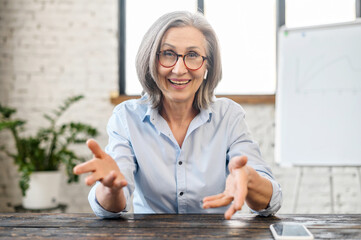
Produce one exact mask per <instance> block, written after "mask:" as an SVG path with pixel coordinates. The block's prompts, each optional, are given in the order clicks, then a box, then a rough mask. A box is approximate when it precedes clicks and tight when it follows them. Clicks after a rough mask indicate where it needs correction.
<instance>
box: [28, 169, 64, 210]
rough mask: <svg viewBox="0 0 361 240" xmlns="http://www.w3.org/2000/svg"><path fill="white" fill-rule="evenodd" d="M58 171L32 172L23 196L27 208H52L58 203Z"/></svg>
mask: <svg viewBox="0 0 361 240" xmlns="http://www.w3.org/2000/svg"><path fill="white" fill-rule="evenodd" d="M60 175H61V174H60V171H44V172H33V173H32V174H31V175H30V183H29V186H30V187H29V189H28V190H27V191H26V196H25V197H23V207H24V208H27V209H44V208H53V207H57V206H58V205H59V202H58V199H59V188H60Z"/></svg>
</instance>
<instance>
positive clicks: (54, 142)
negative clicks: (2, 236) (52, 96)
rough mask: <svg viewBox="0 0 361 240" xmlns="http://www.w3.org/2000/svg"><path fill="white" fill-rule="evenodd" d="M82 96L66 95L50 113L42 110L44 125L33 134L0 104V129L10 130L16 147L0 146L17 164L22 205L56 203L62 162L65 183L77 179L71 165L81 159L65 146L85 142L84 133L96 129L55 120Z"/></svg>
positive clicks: (37, 206) (88, 134) (35, 206)
mask: <svg viewBox="0 0 361 240" xmlns="http://www.w3.org/2000/svg"><path fill="white" fill-rule="evenodd" d="M82 98H83V96H81V95H79V96H74V97H70V98H68V99H66V100H65V101H64V103H63V104H62V105H60V106H59V107H58V108H57V109H56V110H54V111H53V112H52V114H50V115H49V114H44V118H45V119H46V120H47V121H48V126H46V127H41V128H40V129H38V131H37V133H36V134H35V136H26V135H25V133H24V131H25V124H26V121H25V120H22V119H16V118H13V114H14V113H15V112H16V110H15V109H13V108H9V107H5V106H2V105H1V104H0V131H1V130H5V129H7V130H10V132H11V134H12V137H13V139H14V142H15V149H16V151H15V153H13V152H11V151H8V150H6V148H5V146H1V148H0V150H2V151H3V152H5V153H6V154H7V155H8V156H10V157H11V158H13V159H14V162H15V164H16V165H17V166H18V171H19V173H20V182H19V185H20V188H21V191H22V195H23V207H24V208H28V209H42V208H52V207H55V206H57V205H58V204H59V203H58V195H59V190H58V189H59V187H60V173H59V168H60V166H65V170H66V173H67V176H68V183H71V182H76V181H78V176H77V175H74V174H73V167H74V166H75V165H76V164H78V163H79V162H82V161H85V159H84V158H82V157H80V156H78V155H77V154H76V153H75V152H74V151H73V150H71V149H70V148H69V147H70V146H71V145H73V144H79V143H85V142H86V140H87V138H88V137H94V136H96V135H97V134H98V133H97V130H96V129H95V128H93V127H91V126H90V125H87V124H83V123H80V122H69V123H64V124H58V120H59V118H60V117H61V116H62V114H63V113H64V112H65V111H66V110H68V108H69V107H70V106H71V105H72V104H74V103H76V102H78V101H79V100H80V99H82ZM51 178H52V179H51Z"/></svg>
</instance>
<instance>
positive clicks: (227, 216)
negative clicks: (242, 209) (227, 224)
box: [224, 204, 237, 220]
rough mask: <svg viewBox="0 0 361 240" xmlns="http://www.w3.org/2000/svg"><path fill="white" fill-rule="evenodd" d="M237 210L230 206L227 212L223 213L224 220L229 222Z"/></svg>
mask: <svg viewBox="0 0 361 240" xmlns="http://www.w3.org/2000/svg"><path fill="white" fill-rule="evenodd" d="M236 212H237V210H236V209H235V208H234V204H232V205H231V206H230V207H229V208H228V209H227V211H226V212H225V213H224V218H225V219H227V220H229V219H231V218H232V216H233V214H235V213H236Z"/></svg>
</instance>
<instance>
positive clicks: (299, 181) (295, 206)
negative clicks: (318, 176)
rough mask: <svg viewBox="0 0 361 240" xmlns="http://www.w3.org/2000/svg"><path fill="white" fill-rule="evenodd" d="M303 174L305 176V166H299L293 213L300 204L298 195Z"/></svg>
mask: <svg viewBox="0 0 361 240" xmlns="http://www.w3.org/2000/svg"><path fill="white" fill-rule="evenodd" d="M302 176H303V167H299V168H297V176H296V187H295V191H294V193H293V204H292V210H293V211H292V212H293V213H296V209H297V205H298V195H299V192H300V185H301V180H302Z"/></svg>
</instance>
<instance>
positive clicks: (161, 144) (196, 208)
mask: <svg viewBox="0 0 361 240" xmlns="http://www.w3.org/2000/svg"><path fill="white" fill-rule="evenodd" d="M146 98H147V96H143V98H142V99H138V100H129V101H125V102H123V103H121V104H119V105H118V106H116V107H115V109H114V111H113V115H112V116H111V118H110V120H109V123H108V126H107V132H108V135H109V143H108V145H107V146H106V148H105V151H106V152H107V153H108V154H109V155H110V156H112V157H113V159H114V160H115V161H116V162H117V164H118V166H119V169H120V171H121V172H122V173H123V175H124V176H125V178H126V180H127V181H128V186H126V187H124V194H125V197H126V199H127V206H126V208H125V210H124V211H122V212H120V213H113V212H109V211H107V210H105V209H104V208H102V206H101V205H100V204H99V203H98V201H97V200H96V197H95V189H96V187H97V185H98V184H99V182H98V183H97V184H96V185H94V186H93V188H92V189H91V191H90V193H89V197H88V198H89V202H90V205H91V207H92V209H93V211H94V212H95V214H96V215H97V216H99V217H104V218H111V217H117V216H119V215H121V214H122V213H124V212H127V211H128V210H129V209H130V207H131V206H130V204H131V195H132V194H134V198H133V207H134V213H224V212H225V211H226V209H227V207H221V208H211V209H203V208H202V205H203V204H202V199H203V198H204V197H206V196H211V195H215V194H219V193H222V192H223V191H224V189H225V183H226V178H227V176H228V174H229V171H228V163H229V160H230V159H231V158H232V157H234V156H240V155H245V156H247V157H248V163H247V164H248V165H249V166H252V167H253V168H254V169H255V170H256V171H257V172H258V173H259V174H260V175H261V176H263V177H265V178H267V179H268V180H269V181H270V182H271V183H272V187H273V194H272V199H271V202H270V204H269V206H268V207H267V209H264V210H262V211H258V212H257V213H258V214H260V215H270V214H274V213H275V212H276V211H278V209H279V208H280V207H281V202H282V193H281V188H280V186H279V184H278V183H277V182H276V181H275V180H274V178H273V175H272V173H271V170H270V168H269V167H268V166H267V165H266V163H265V162H264V161H263V160H262V158H261V154H260V151H259V147H258V145H257V144H256V143H255V142H254V141H253V140H252V139H251V135H250V132H249V130H248V128H247V125H246V122H245V112H244V110H243V108H242V107H241V106H240V105H239V104H237V103H235V102H233V101H232V100H229V99H226V98H220V99H216V98H214V102H213V103H212V104H210V106H209V108H208V109H202V110H201V111H200V113H199V114H198V115H197V116H196V117H195V118H194V119H193V120H192V122H191V123H190V125H189V127H188V131H187V134H186V137H185V139H184V141H183V144H182V147H179V145H178V143H177V141H176V139H175V138H174V136H173V134H172V131H171V129H170V128H169V126H168V124H167V122H166V121H165V120H164V119H163V117H162V116H161V115H160V114H159V112H158V110H157V109H153V108H152V107H151V105H150V104H149V103H146V102H145V101H142V100H144V99H146Z"/></svg>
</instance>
